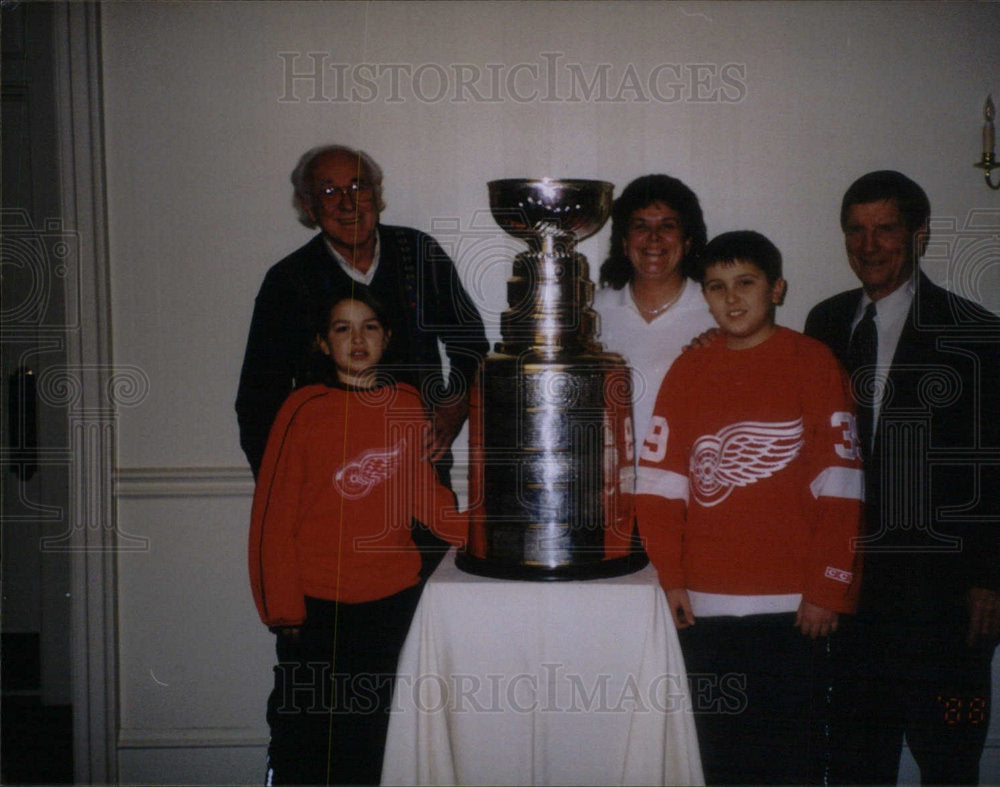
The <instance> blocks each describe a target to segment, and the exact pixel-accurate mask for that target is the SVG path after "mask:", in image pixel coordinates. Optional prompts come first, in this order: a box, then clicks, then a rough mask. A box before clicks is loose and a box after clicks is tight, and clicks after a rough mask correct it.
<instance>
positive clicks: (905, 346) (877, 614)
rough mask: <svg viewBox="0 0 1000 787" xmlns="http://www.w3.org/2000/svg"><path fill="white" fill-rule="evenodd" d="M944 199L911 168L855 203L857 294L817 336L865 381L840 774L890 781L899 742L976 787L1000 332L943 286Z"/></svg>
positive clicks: (991, 623)
mask: <svg viewBox="0 0 1000 787" xmlns="http://www.w3.org/2000/svg"><path fill="white" fill-rule="evenodd" d="M929 219H930V203H929V201H928V199H927V196H926V194H925V193H924V191H923V189H921V187H920V186H919V185H917V184H916V183H914V182H913V181H912V180H910V179H909V178H907V177H905V176H904V175H902V174H900V173H898V172H892V171H879V172H872V173H869V174H867V175H865V176H863V177H861V178H860V179H858V180H857V181H856V182H855V183H854V184H852V185H851V187H850V188H849V189H848V190H847V193H846V194H845V195H844V199H843V203H842V206H841V228H842V229H843V232H844V239H845V245H846V249H847V257H848V262H849V263H850V266H851V268H852V270H853V271H854V273H855V274H856V275H857V277H858V279H860V281H861V285H862V287H861V289H857V290H852V291H849V292H845V293H841V294H840V295H836V296H834V297H832V298H830V299H828V300H826V301H824V302H823V303H820V304H819V305H818V306H816V307H815V308H814V309H813V310H812V312H811V313H810V314H809V317H808V320H807V322H806V327H805V332H806V333H807V334H808V335H810V336H813V337H815V338H817V339H820V340H821V341H823V342H825V343H826V344H827V345H828V346H829V347H830V348H831V349H832V350H833V351H834V352H835V353H836V354H837V355H838V357H839V358H840V359H841V361H842V362H843V363H844V364H845V366H846V367H847V368H848V370H849V371H850V372H851V374H852V387H853V388H854V392H855V399H856V402H857V405H858V424H857V426H858V429H857V432H858V435H859V436H858V444H859V450H860V452H861V455H862V456H863V458H864V459H865V473H866V503H865V508H866V511H865V517H866V530H865V535H864V536H863V538H861V539H860V541H859V544H858V547H859V549H860V551H861V553H862V555H863V557H864V568H863V572H862V581H861V586H860V599H859V607H858V613H857V615H856V616H855V618H854V619H853V620H849V621H845V625H844V626H843V627H842V631H841V636H840V637H839V638H838V640H837V642H836V645H837V663H838V665H839V671H838V679H837V680H836V681H835V682H834V695H833V699H834V707H835V709H836V713H835V723H834V725H833V726H832V744H833V754H832V760H831V764H830V766H831V772H830V775H831V777H832V779H833V780H835V781H837V782H843V783H863V784H871V783H878V784H885V783H892V784H894V783H895V782H896V780H897V773H898V768H899V759H900V754H901V751H902V742H903V739H904V736H905V739H906V741H907V744H908V746H909V748H910V751H911V752H912V754H913V756H914V758H915V760H916V762H917V764H918V765H919V766H920V771H921V779H922V781H923V782H924V783H973V784H974V783H976V782H977V781H978V778H979V759H980V756H981V754H982V750H983V744H984V741H985V738H986V731H987V726H988V722H989V712H990V666H991V660H992V656H993V649H994V646H995V644H996V641H997V636H998V633H1000V407H998V397H1000V320H998V319H997V318H996V317H995V316H994V315H992V314H991V313H989V312H987V311H985V310H984V309H982V308H981V307H979V306H978V305H976V304H975V303H972V302H971V301H969V300H966V299H964V298H960V297H958V296H955V295H953V294H951V293H949V292H948V291H946V290H944V289H942V288H941V287H938V286H936V285H935V284H933V283H931V281H930V280H929V279H928V278H927V277H926V276H925V275H924V274H923V273H921V271H920V269H919V266H918V260H919V258H920V257H921V255H922V254H923V252H924V249H925V248H926V245H927V242H928V238H929Z"/></svg>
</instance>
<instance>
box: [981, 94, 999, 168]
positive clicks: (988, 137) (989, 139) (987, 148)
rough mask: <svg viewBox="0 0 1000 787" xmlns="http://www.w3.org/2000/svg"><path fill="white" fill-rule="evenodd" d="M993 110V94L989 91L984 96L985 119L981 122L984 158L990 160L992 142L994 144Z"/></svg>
mask: <svg viewBox="0 0 1000 787" xmlns="http://www.w3.org/2000/svg"><path fill="white" fill-rule="evenodd" d="M995 111H996V110H995V108H994V106H993V94H992V93H991V94H990V95H988V96H987V97H986V104H985V105H984V106H983V117H984V118H985V119H986V122H985V123H983V159H984V160H991V159H992V158H993V144H994V133H993V115H994V113H995Z"/></svg>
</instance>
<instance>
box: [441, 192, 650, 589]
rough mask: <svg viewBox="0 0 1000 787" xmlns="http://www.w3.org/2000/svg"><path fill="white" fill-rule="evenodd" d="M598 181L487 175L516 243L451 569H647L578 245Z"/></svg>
mask: <svg viewBox="0 0 1000 787" xmlns="http://www.w3.org/2000/svg"><path fill="white" fill-rule="evenodd" d="M612 189H613V186H612V185H611V184H610V183H605V182H602V181H591V180H557V179H551V178H542V179H538V180H497V181H492V182H491V183H490V184H489V194H490V209H491V211H492V214H493V217H494V219H495V220H496V222H497V224H499V225H500V226H501V227H502V228H503V229H504V231H506V232H508V233H509V234H511V235H513V236H515V237H517V238H521V239H523V240H526V241H527V243H528V246H529V250H528V251H526V252H522V253H521V254H518V255H517V256H516V257H515V259H514V266H513V276H512V277H511V279H510V280H508V283H507V302H508V306H509V308H508V309H507V310H506V311H505V312H504V313H503V314H502V315H501V319H500V333H501V337H502V339H501V341H500V342H499V343H498V344H497V345H496V347H495V348H494V352H493V353H491V354H490V355H489V356H488V357H487V358H486V360H485V361H484V363H483V366H482V369H481V371H480V373H479V375H478V377H477V380H476V382H475V385H474V387H473V391H472V396H471V405H470V414H469V424H470V427H469V444H470V451H471V456H470V463H469V465H470V466H469V474H470V478H469V492H470V495H469V503H470V509H471V524H470V534H469V541H468V544H467V545H466V547H465V549H464V550H463V551H462V552H460V553H459V555H458V560H457V563H458V565H459V567H460V568H462V569H463V570H465V571H468V572H470V573H474V574H481V575H485V576H493V577H503V578H510V579H535V580H551V579H589V578H594V577H605V576H614V575H618V574H625V573H629V572H631V571H634V570H636V569H638V568H641V567H642V566H643V565H645V563H646V558H645V555H644V554H643V553H642V550H641V547H640V546H639V543H638V536H637V534H636V531H635V522H634V517H633V514H632V496H631V494H630V493H631V492H632V491H633V490H632V488H633V484H634V472H633V460H632V456H631V454H630V453H629V452H630V450H631V449H630V437H629V436H630V435H631V424H630V422H631V375H630V372H629V369H628V367H627V366H626V364H625V362H624V360H623V359H622V358H621V356H619V355H616V354H613V353H605V352H604V351H603V348H602V347H601V345H600V343H599V342H597V341H596V339H595V335H596V333H597V317H596V315H595V313H594V311H593V309H591V302H592V300H593V291H594V285H593V283H592V282H591V281H590V277H589V272H588V266H587V261H586V259H585V258H584V257H583V255H581V254H579V253H578V252H576V250H575V247H576V244H577V242H578V241H579V240H581V239H583V238H586V237H589V236H590V235H593V234H594V233H595V232H597V231H598V230H599V229H600V228H601V227H602V226H603V224H604V222H605V221H607V218H608V215H609V213H610V210H611V192H612Z"/></svg>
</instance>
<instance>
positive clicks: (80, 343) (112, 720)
mask: <svg viewBox="0 0 1000 787" xmlns="http://www.w3.org/2000/svg"><path fill="white" fill-rule="evenodd" d="M53 33H54V35H53V57H54V78H55V98H56V123H57V128H58V143H57V144H58V146H59V159H58V160H59V172H60V175H59V178H60V191H61V200H62V219H63V222H64V226H66V227H68V228H70V229H73V230H75V231H76V233H77V234H78V238H79V244H80V261H81V265H80V279H79V281H80V293H79V295H80V301H79V302H80V309H81V314H80V321H79V325H80V327H79V330H78V331H69V332H68V336H67V351H68V364H69V368H70V369H71V370H74V371H75V373H76V374H77V375H78V382H79V383H80V387H79V399H78V401H77V402H76V403H75V404H76V408H75V409H77V411H78V412H80V413H82V414H83V417H82V418H80V419H79V420H78V422H77V423H76V424H71V440H72V443H71V445H72V451H73V461H72V463H71V470H70V509H69V517H70V530H71V537H70V541H69V545H68V548H69V549H70V550H71V551H72V553H73V554H72V555H71V573H70V582H71V616H72V617H71V632H70V658H71V662H72V677H71V682H72V701H73V761H74V778H75V781H76V782H77V783H84V784H102V783H103V784H109V783H114V782H116V780H117V772H118V762H117V759H118V757H117V754H118V752H117V730H118V698H117V687H118V658H117V633H118V632H117V623H116V593H115V588H116V557H115V549H116V543H117V527H116V521H117V519H116V510H115V500H114V494H113V492H114V470H115V466H116V462H115V456H114V451H115V439H114V407H113V403H112V404H111V405H110V406H109V403H108V401H107V399H108V393H107V392H108V390H109V384H110V382H111V379H112V376H113V366H112V364H113V357H112V354H111V312H112V310H111V300H110V297H111V287H110V283H111V277H110V265H109V259H108V236H107V226H108V225H107V200H106V177H105V156H104V106H103V91H102V71H101V22H100V4H99V3H96V2H86V3H77V2H61V3H58V4H56V6H55V8H54V19H53Z"/></svg>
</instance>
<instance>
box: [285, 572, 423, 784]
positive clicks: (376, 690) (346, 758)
mask: <svg viewBox="0 0 1000 787" xmlns="http://www.w3.org/2000/svg"><path fill="white" fill-rule="evenodd" d="M420 589H421V586H416V587H413V588H409V589H407V590H405V591H403V592H401V593H397V594H396V595H394V596H390V597H389V598H385V599H380V600H378V601H372V602H368V603H364V604H338V603H337V602H334V601H323V600H320V599H313V598H307V599H306V613H307V620H306V622H305V624H304V625H303V627H302V629H301V634H300V636H299V638H298V639H297V640H293V639H292V637H290V636H287V635H283V634H279V635H278V641H277V651H278V664H277V666H275V668H274V688H273V689H272V691H271V695H270V697H269V698H268V703H267V721H268V724H269V725H270V727H271V743H270V746H269V747H268V770H269V773H268V777H269V783H271V784H324V785H326V784H378V782H379V779H380V778H381V774H382V756H383V753H384V750H385V736H386V731H387V730H388V726H389V717H388V710H389V708H390V706H391V704H392V690H393V684H394V681H395V675H396V664H397V661H398V659H399V652H400V650H401V649H402V647H403V642H404V640H405V639H406V634H407V631H408V630H409V626H410V621H411V619H412V618H413V612H414V610H415V609H416V606H417V602H418V600H419V599H420Z"/></svg>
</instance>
